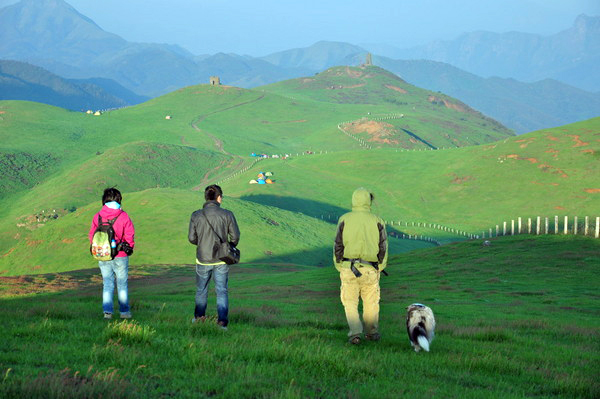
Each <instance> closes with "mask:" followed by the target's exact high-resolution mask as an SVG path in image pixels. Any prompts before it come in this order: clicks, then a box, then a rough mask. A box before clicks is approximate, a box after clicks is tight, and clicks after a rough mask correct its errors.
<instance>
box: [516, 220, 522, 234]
mask: <svg viewBox="0 0 600 399" xmlns="http://www.w3.org/2000/svg"><path fill="white" fill-rule="evenodd" d="M517 234H521V216H519V230H517Z"/></svg>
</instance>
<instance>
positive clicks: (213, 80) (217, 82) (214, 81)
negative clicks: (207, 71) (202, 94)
mask: <svg viewBox="0 0 600 399" xmlns="http://www.w3.org/2000/svg"><path fill="white" fill-rule="evenodd" d="M210 85H211V86H220V85H221V79H219V77H218V76H211V77H210Z"/></svg>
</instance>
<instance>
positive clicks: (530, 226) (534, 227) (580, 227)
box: [481, 215, 600, 238]
mask: <svg viewBox="0 0 600 399" xmlns="http://www.w3.org/2000/svg"><path fill="white" fill-rule="evenodd" d="M561 222H562V228H561V224H560V223H561ZM486 233H487V234H486ZM495 233H496V234H495V235H494V229H493V228H492V227H490V228H489V229H488V230H487V231H483V232H482V234H481V236H482V237H483V238H486V235H487V237H488V238H492V237H494V236H495V237H501V236H506V235H511V236H514V235H519V234H535V235H542V234H544V235H545V234H563V235H568V234H572V235H583V236H593V237H594V238H600V217H598V216H597V217H595V220H594V217H591V218H590V217H589V216H585V217H584V218H583V220H580V219H579V217H578V216H573V217H572V218H570V217H569V216H565V217H564V218H559V216H558V215H555V216H554V224H553V225H552V224H551V218H549V217H548V216H544V217H543V218H542V217H541V216H537V217H535V218H530V217H528V218H527V224H526V225H525V223H524V219H523V218H522V217H520V216H519V217H518V218H516V219H511V220H510V230H509V229H508V222H507V221H504V222H502V229H500V225H499V224H497V225H496V229H495Z"/></svg>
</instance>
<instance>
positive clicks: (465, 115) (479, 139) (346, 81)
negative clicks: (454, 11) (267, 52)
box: [261, 66, 512, 148]
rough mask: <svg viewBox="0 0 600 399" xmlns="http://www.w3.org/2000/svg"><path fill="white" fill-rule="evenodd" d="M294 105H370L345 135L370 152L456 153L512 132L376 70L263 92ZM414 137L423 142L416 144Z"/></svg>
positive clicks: (330, 74) (335, 71) (348, 71)
mask: <svg viewBox="0 0 600 399" xmlns="http://www.w3.org/2000/svg"><path fill="white" fill-rule="evenodd" d="M261 89H264V90H265V91H267V92H270V93H277V94H280V95H283V96H286V97H289V98H293V99H300V98H304V99H311V100H315V101H319V102H324V103H334V104H363V105H367V104H368V105H371V108H366V109H365V111H366V112H365V114H363V115H361V118H357V117H354V118H351V119H349V120H346V121H343V122H349V121H355V123H354V124H346V125H344V126H343V127H344V129H345V130H347V131H349V132H350V133H352V134H354V135H358V136H359V137H361V138H363V139H365V141H367V142H368V143H369V145H370V146H372V147H396V148H397V147H400V148H414V147H415V146H416V147H419V146H422V145H423V144H425V145H426V146H427V147H439V148H441V147H456V146H465V145H473V144H481V143H485V142H490V141H496V140H499V139H501V138H504V137H506V136H508V135H512V132H511V131H509V130H508V129H506V128H505V127H504V126H502V125H501V124H499V123H498V122H496V121H495V120H493V119H490V118H487V117H485V116H484V115H482V114H481V113H479V112H477V111H475V110H473V109H471V108H470V107H469V106H468V105H466V104H464V103H462V102H460V101H458V100H456V99H454V98H452V97H449V96H446V95H444V94H441V93H436V92H432V91H428V90H424V89H421V88H418V87H416V86H413V85H411V84H408V83H407V82H405V81H404V80H402V79H400V78H399V77H398V76H396V75H394V74H392V73H390V72H388V71H386V70H384V69H381V68H379V67H376V66H362V67H347V66H344V67H334V68H330V69H328V70H326V71H325V72H322V73H319V74H317V75H315V76H314V77H310V78H299V79H292V80H287V81H283V82H279V83H274V84H271V85H267V86H263V87H261ZM415 137H419V138H423V139H424V140H415Z"/></svg>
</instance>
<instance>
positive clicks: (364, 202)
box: [352, 187, 371, 211]
mask: <svg viewBox="0 0 600 399" xmlns="http://www.w3.org/2000/svg"><path fill="white" fill-rule="evenodd" d="M352 210H353V211H357V210H364V211H370V210H371V193H370V192H369V191H368V190H367V189H365V188H362V187H361V188H357V189H356V190H354V193H352Z"/></svg>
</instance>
